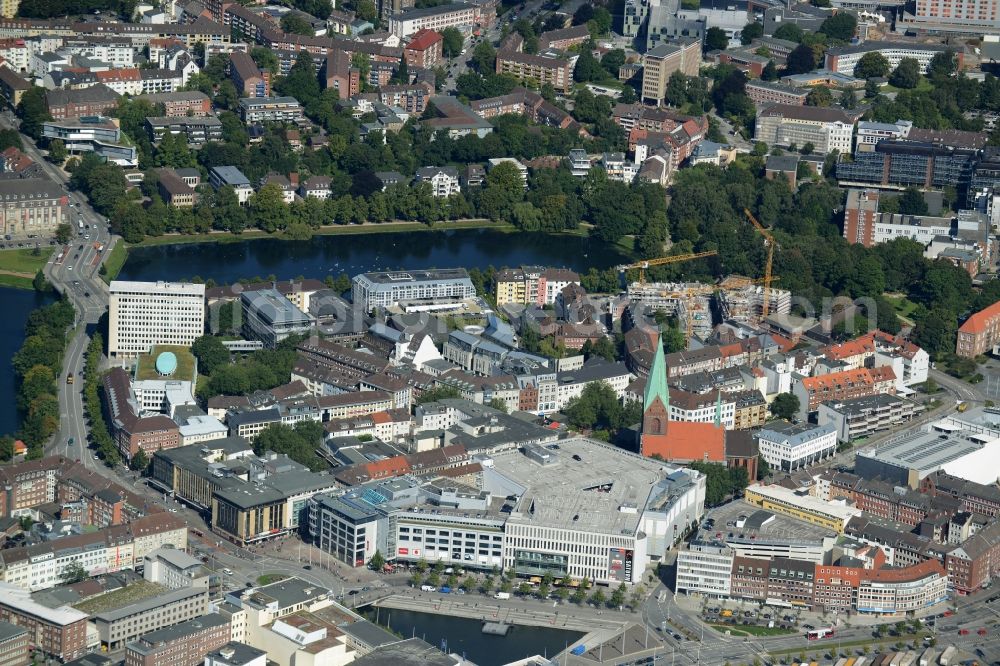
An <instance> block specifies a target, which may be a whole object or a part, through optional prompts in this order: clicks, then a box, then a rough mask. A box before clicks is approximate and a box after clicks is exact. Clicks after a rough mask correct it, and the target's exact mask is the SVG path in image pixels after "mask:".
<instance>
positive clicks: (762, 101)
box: [746, 79, 809, 106]
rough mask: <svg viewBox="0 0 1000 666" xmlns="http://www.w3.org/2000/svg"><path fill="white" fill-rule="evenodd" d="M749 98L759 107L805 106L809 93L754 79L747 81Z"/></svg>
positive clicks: (800, 89)
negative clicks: (771, 105)
mask: <svg viewBox="0 0 1000 666" xmlns="http://www.w3.org/2000/svg"><path fill="white" fill-rule="evenodd" d="M746 93H747V97H749V98H750V99H751V101H753V103H754V104H756V105H758V106H762V105H767V104H785V105H788V106H804V105H805V103H806V97H808V96H809V91H808V90H804V89H802V88H795V87H793V86H787V85H783V84H781V83H772V82H769V81H761V80H759V79H754V80H753V81H747V84H746Z"/></svg>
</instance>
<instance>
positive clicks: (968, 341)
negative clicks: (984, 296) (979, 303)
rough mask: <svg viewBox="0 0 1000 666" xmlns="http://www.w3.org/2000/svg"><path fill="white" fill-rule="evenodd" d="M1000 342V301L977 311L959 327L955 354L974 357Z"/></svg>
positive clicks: (990, 349)
mask: <svg viewBox="0 0 1000 666" xmlns="http://www.w3.org/2000/svg"><path fill="white" fill-rule="evenodd" d="M998 343H1000V302H997V303H994V304H993V305H991V306H989V307H987V308H985V309H983V310H980V311H979V312H976V313H975V314H973V315H972V316H971V317H969V318H968V319H966V320H965V322H964V323H963V324H962V325H961V326H960V327H959V328H958V338H957V339H956V342H955V354H957V355H958V356H964V357H966V358H974V357H976V356H979V355H980V354H986V353H988V352H990V351H992V349H993V347H994V346H995V345H997V344H998Z"/></svg>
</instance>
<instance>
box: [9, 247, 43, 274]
mask: <svg viewBox="0 0 1000 666" xmlns="http://www.w3.org/2000/svg"><path fill="white" fill-rule="evenodd" d="M34 252H35V250H34V249H30V250H28V249H24V250H2V251H0V271H9V272H11V273H23V274H25V275H31V276H32V277H34V276H35V273H37V272H38V269H39V268H44V267H45V263H46V262H47V261H48V260H49V257H50V256H51V255H52V248H50V247H48V246H46V247H41V248H39V252H38V254H37V255H35V254H34Z"/></svg>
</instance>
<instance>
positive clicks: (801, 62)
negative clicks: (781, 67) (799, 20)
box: [785, 44, 816, 74]
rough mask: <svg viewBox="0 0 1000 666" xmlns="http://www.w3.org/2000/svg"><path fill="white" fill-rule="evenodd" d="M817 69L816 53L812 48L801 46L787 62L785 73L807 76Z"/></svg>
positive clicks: (793, 50)
mask: <svg viewBox="0 0 1000 666" xmlns="http://www.w3.org/2000/svg"><path fill="white" fill-rule="evenodd" d="M814 69H816V52H815V51H813V49H812V47H811V46H807V45H805V44H799V45H798V46H796V47H795V48H794V49H792V51H791V53H789V54H788V58H787V59H786V60H785V71H786V72H787V73H788V74H805V73H806V72H811V71H812V70H814Z"/></svg>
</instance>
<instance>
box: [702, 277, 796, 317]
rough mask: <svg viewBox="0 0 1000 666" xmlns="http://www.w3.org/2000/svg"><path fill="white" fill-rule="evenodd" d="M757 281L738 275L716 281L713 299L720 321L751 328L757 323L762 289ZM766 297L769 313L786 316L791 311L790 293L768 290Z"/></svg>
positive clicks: (762, 298)
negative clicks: (714, 299)
mask: <svg viewBox="0 0 1000 666" xmlns="http://www.w3.org/2000/svg"><path fill="white" fill-rule="evenodd" d="M772 279H773V280H777V278H772ZM759 282H761V280H753V279H751V278H747V277H743V276H741V275H731V276H729V277H727V278H723V279H722V280H720V281H719V284H718V291H717V292H716V296H717V298H718V304H719V312H720V313H721V315H722V319H723V321H728V320H734V321H738V322H740V323H744V324H750V325H752V326H756V325H758V324H760V323H761V321H762V320H763V314H764V301H765V299H764V293H765V290H764V286H763V285H761V284H758V283H759ZM768 296H769V298H768V299H767V300H768V301H769V303H768V310H769V311H770V314H788V313H789V311H790V310H791V309H792V292H790V291H788V290H786V289H775V288H774V287H771V293H770V294H769V295H768Z"/></svg>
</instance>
